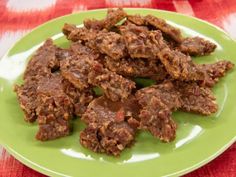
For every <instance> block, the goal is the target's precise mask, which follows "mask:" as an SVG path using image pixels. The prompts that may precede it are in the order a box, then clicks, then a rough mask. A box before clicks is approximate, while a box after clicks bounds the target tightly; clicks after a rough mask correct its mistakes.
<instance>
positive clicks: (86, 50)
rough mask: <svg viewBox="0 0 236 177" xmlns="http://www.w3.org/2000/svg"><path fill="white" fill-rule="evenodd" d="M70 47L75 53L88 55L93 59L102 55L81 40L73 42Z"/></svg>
mask: <svg viewBox="0 0 236 177" xmlns="http://www.w3.org/2000/svg"><path fill="white" fill-rule="evenodd" d="M70 49H71V50H72V52H73V53H74V54H75V55H87V56H88V57H90V58H91V59H98V58H99V56H100V54H99V52H98V51H97V50H94V49H92V48H90V47H88V46H86V45H83V44H82V43H81V42H80V41H77V42H72V43H71V45H70Z"/></svg>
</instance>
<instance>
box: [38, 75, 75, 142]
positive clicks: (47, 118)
mask: <svg viewBox="0 0 236 177" xmlns="http://www.w3.org/2000/svg"><path fill="white" fill-rule="evenodd" d="M62 82H63V79H62V77H61V76H60V75H59V74H54V75H52V76H51V77H49V78H43V79H42V80H40V82H39V85H38V87H37V101H38V106H37V109H36V112H37V115H38V119H37V120H38V124H39V131H38V132H37V134H36V138H37V139H38V140H41V141H46V140H52V139H56V138H60V137H63V136H66V135H68V134H69V132H70V127H69V120H70V118H71V117H72V115H73V102H72V99H71V98H70V97H68V96H67V95H66V94H65V93H64V88H63V84H62Z"/></svg>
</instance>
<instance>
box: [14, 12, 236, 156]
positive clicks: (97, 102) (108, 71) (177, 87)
mask: <svg viewBox="0 0 236 177" xmlns="http://www.w3.org/2000/svg"><path fill="white" fill-rule="evenodd" d="M62 31H63V33H64V35H65V36H66V38H67V39H68V40H69V41H70V47H69V48H66V49H63V48H60V47H58V46H56V45H54V44H53V41H52V40H51V39H48V40H46V41H45V43H44V44H43V45H42V46H41V47H40V48H39V49H38V50H37V51H36V53H35V54H34V55H33V56H32V58H31V60H30V61H29V63H28V65H27V68H26V71H25V73H24V77H23V79H24V83H23V85H20V86H18V85H16V86H15V91H16V93H17V96H18V100H19V103H20V106H21V108H22V110H23V111H24V114H25V120H26V121H27V122H34V121H37V123H38V126H39V130H38V132H37V134H36V139H37V140H41V141H46V140H52V139H56V138H60V137H64V136H67V135H69V134H70V133H71V131H72V130H71V123H73V118H74V117H76V116H79V117H81V120H82V121H83V122H84V123H85V124H86V125H87V127H86V128H85V129H84V130H83V131H82V132H81V133H80V143H81V144H82V145H83V146H84V147H86V148H88V149H91V150H92V151H94V152H103V153H106V154H110V155H114V156H118V155H119V154H120V153H121V152H122V151H123V150H124V149H125V148H126V147H130V146H132V145H133V144H134V140H135V135H136V133H137V131H138V130H146V131H149V132H150V133H151V134H152V135H153V136H154V137H156V138H158V139H160V140H161V141H163V142H171V141H173V140H174V139H175V137H176V129H177V125H176V122H175V121H174V119H173V118H172V112H173V111H177V110H182V111H185V112H194V113H198V114H201V115H210V114H212V113H215V112H216V111H217V107H218V106H217V103H216V99H215V97H214V95H213V93H212V90H211V88H212V87H213V86H214V85H215V84H216V83H217V82H218V81H219V79H220V78H221V77H223V76H224V75H225V73H226V72H227V71H229V70H231V69H232V68H233V67H234V64H233V63H231V62H230V61H226V60H220V61H218V62H216V63H212V64H195V63H194V62H193V59H192V58H191V56H203V55H209V54H210V53H212V52H213V51H214V50H215V48H216V45H215V44H213V43H212V42H210V41H208V40H205V39H203V38H201V37H187V38H185V37H183V36H182V34H181V31H180V30H179V29H178V28H175V27H173V26H171V25H170V24H168V23H167V22H166V21H165V20H163V19H161V18H158V17H155V16H152V15H147V16H140V15H128V14H126V12H124V11H123V9H121V8H119V9H108V11H107V16H106V17H105V19H102V20H96V19H87V20H85V21H84V27H80V28H78V27H76V26H75V25H73V24H65V25H64V27H63V29H62ZM135 78H148V79H152V80H154V81H155V84H154V85H151V86H148V87H144V88H142V87H141V86H140V85H138V84H137V83H135ZM94 88H96V89H97V88H99V89H101V90H102V91H103V95H98V94H95V92H94Z"/></svg>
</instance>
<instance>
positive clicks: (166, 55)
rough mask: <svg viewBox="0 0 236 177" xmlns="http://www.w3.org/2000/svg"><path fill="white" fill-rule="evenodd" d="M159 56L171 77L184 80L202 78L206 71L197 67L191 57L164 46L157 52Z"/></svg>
mask: <svg viewBox="0 0 236 177" xmlns="http://www.w3.org/2000/svg"><path fill="white" fill-rule="evenodd" d="M159 58H160V60H161V62H162V63H163V64H164V66H165V68H166V71H167V72H168V73H169V74H170V75H171V77H172V78H174V79H178V80H185V81H197V80H204V79H205V76H206V73H205V71H204V70H203V69H201V68H200V67H197V66H196V65H195V64H194V63H193V62H192V59H191V57H189V56H187V55H184V54H183V53H181V52H179V51H177V50H171V49H170V48H165V49H163V50H162V51H161V52H160V53H159Z"/></svg>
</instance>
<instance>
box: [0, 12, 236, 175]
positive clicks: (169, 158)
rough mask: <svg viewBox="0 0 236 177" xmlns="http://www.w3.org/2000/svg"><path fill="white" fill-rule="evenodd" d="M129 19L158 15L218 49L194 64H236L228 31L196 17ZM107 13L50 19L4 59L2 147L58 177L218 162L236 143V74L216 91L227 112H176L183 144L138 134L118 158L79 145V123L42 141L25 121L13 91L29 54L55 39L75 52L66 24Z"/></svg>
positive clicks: (0, 64)
mask: <svg viewBox="0 0 236 177" xmlns="http://www.w3.org/2000/svg"><path fill="white" fill-rule="evenodd" d="M126 10H127V12H128V13H129V14H135V13H139V14H142V15H146V14H152V15H155V16H158V17H161V18H164V19H166V20H168V21H169V22H170V23H171V24H173V25H175V26H177V27H179V28H180V29H181V30H182V32H183V33H184V35H185V36H196V35H199V36H202V37H205V38H207V39H209V40H211V41H213V42H215V43H216V44H217V45H218V48H217V50H216V51H215V53H214V54H212V55H210V56H206V57H199V58H196V59H194V61H196V62H197V63H210V62H214V61H217V60H219V59H222V58H224V59H229V60H231V61H233V62H234V63H236V56H235V51H236V43H235V42H234V41H233V40H232V39H231V38H230V37H229V36H228V35H227V34H226V33H225V32H224V31H222V30H221V29H219V28H217V27H215V26H213V25H211V24H209V23H207V22H204V21H201V20H198V19H196V18H192V17H188V16H184V15H181V14H177V13H172V12H165V11H158V10H151V9H126ZM105 14H106V10H94V11H87V12H82V13H78V14H71V15H67V16H63V17H60V18H57V19H55V20H52V21H49V22H47V23H45V24H43V25H41V26H39V27H38V28H36V29H34V30H33V31H32V32H30V33H29V34H27V35H26V36H25V37H23V38H22V39H21V40H19V41H18V42H17V43H16V44H15V45H14V46H13V47H12V49H11V50H10V51H9V52H8V53H7V54H6V55H5V56H4V57H3V58H2V60H1V61H0V108H1V117H0V119H1V123H0V142H1V144H2V145H3V146H4V147H5V148H6V149H7V150H8V151H9V152H10V153H11V154H12V155H13V156H15V157H16V158H17V159H18V160H20V161H21V162H23V163H24V164H26V165H27V166H29V167H31V168H33V169H35V170H38V171H40V172H42V173H44V174H47V175H50V176H78V177H90V176H96V177H110V176H113V177H121V176H122V177H125V176H127V177H130V176H134V177H143V176H145V177H151V176H153V177H154V176H155V177H157V176H179V175H182V174H185V173H187V172H190V171H192V170H194V169H196V168H198V167H200V166H202V165H204V164H206V163H207V162H209V161H210V160H212V159H214V158H215V157H216V156H218V155H219V154H220V153H222V152H223V151H224V150H225V149H226V148H227V147H229V146H230V145H231V144H232V143H233V142H234V141H235V139H236V128H235V125H236V119H235V116H236V109H235V100H236V71H235V70H234V71H232V72H230V73H229V74H228V75H227V76H226V77H225V78H223V79H221V81H220V82H219V83H218V84H217V85H216V86H215V87H214V89H213V91H214V93H215V95H216V97H217V102H218V104H219V111H218V112H217V113H216V114H214V115H212V116H209V117H202V116H200V115H194V114H189V113H183V112H176V113H174V115H173V117H174V119H175V121H176V122H177V123H178V131H177V137H176V140H175V141H174V142H172V143H162V142H160V141H159V140H157V139H154V138H153V137H152V136H151V135H150V134H148V133H146V132H140V133H139V134H138V135H137V139H136V141H137V142H136V144H135V145H134V146H133V147H132V148H130V149H127V150H125V151H124V152H123V153H122V155H121V156H120V157H118V158H115V157H109V156H107V155H104V154H96V153H93V152H91V151H89V150H87V149H84V148H83V147H81V145H80V144H79V132H80V131H81V130H82V129H83V128H84V125H83V124H82V123H81V122H80V120H79V119H77V120H75V121H74V132H73V134H72V135H71V136H68V137H65V138H61V139H58V140H54V141H49V142H45V143H41V142H38V141H36V140H35V138H34V136H35V133H36V131H37V125H36V124H28V123H26V122H24V120H23V113H22V111H21V109H20V107H19V104H18V102H17V100H16V95H15V94H14V92H13V91H12V87H13V85H14V84H15V83H21V82H22V73H23V71H24V69H25V67H26V63H27V60H28V59H29V56H30V55H31V54H32V53H33V52H34V51H35V50H36V49H37V48H38V47H39V46H40V45H42V42H43V41H44V40H45V39H46V38H49V37H52V38H53V39H54V41H55V43H56V44H57V45H59V46H62V47H66V46H68V41H67V40H66V39H65V37H63V35H62V34H61V28H62V26H63V24H64V23H65V22H67V23H74V24H78V25H79V24H81V23H82V22H83V20H84V19H85V18H102V17H104V16H105Z"/></svg>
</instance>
